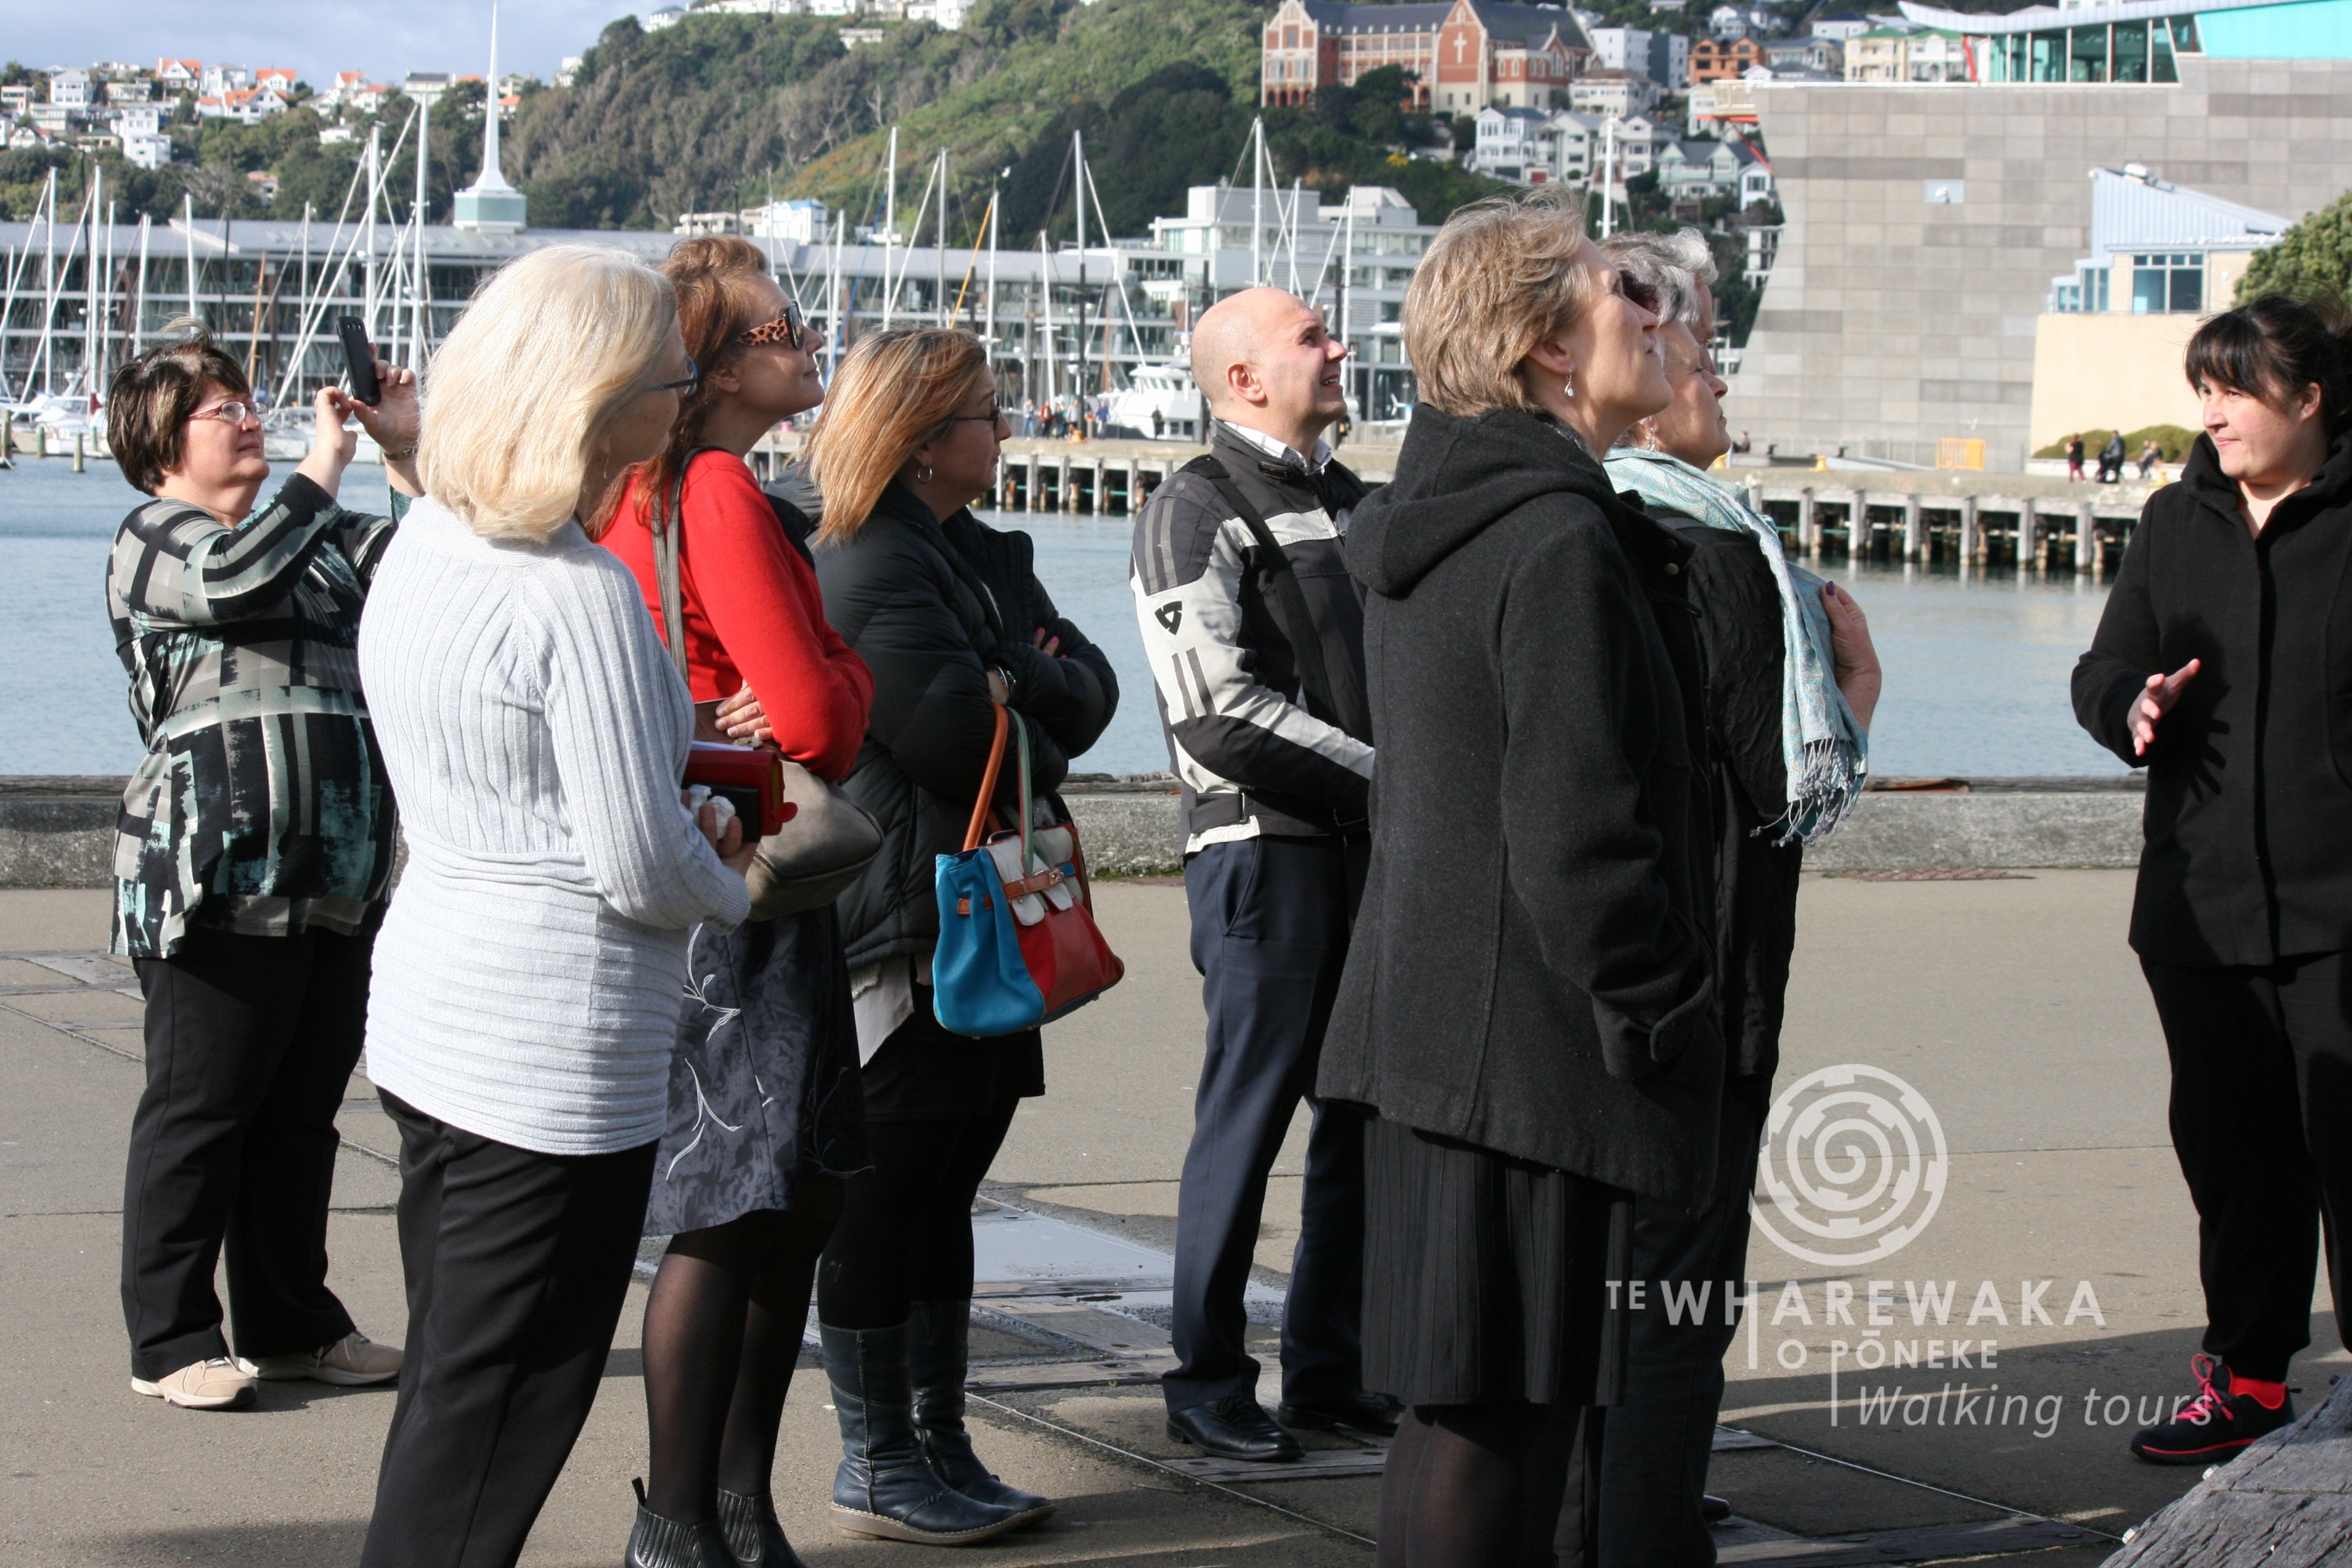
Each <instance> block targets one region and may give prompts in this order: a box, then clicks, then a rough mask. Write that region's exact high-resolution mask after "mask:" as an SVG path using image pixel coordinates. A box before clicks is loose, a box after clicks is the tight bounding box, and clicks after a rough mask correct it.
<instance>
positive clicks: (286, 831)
mask: <svg viewBox="0 0 2352 1568" xmlns="http://www.w3.org/2000/svg"><path fill="white" fill-rule="evenodd" d="M392 532H393V522H392V520H391V519H389V518H383V517H373V516H369V515H366V514H363V513H360V512H352V511H345V510H343V509H342V508H341V507H340V506H338V505H336V504H335V500H334V498H333V497H331V496H330V495H328V494H327V492H326V491H325V490H323V489H320V488H319V487H318V486H317V485H315V484H313V483H312V482H311V481H310V479H306V478H304V477H303V476H301V475H300V474H297V475H295V476H294V477H293V478H292V479H289V480H287V481H286V486H285V488H284V489H280V490H279V491H278V496H277V499H276V500H272V501H271V502H270V503H269V504H268V507H266V508H264V509H263V510H260V511H258V512H257V513H255V514H254V515H253V516H252V517H250V518H247V520H246V521H244V522H242V523H240V524H238V525H237V526H236V527H235V528H230V527H227V526H225V525H224V524H222V523H221V522H219V521H216V520H215V519H214V518H213V517H212V516H211V515H210V514H209V513H206V512H205V511H203V510H199V509H197V508H195V507H194V506H191V505H189V504H188V503H187V502H185V501H176V500H154V501H150V502H148V503H147V504H146V505H145V506H142V507H141V508H140V509H139V510H136V511H134V512H132V513H131V515H130V516H129V517H127V518H125V519H124V520H123V522H122V527H121V530H120V531H118V532H117V533H116V534H115V538H114V554H113V558H112V560H111V561H110V563H108V568H107V578H106V604H107V613H108V615H109V616H110V618H111V619H112V620H113V622H114V644H115V649H116V651H117V652H118V653H120V654H121V658H122V667H123V668H124V669H125V670H127V671H129V673H130V676H131V717H132V718H133V719H135V720H137V721H138V723H139V733H140V736H141V738H142V739H143V740H144V741H145V742H146V743H147V757H146V760H145V761H144V762H143V763H141V764H140V767H139V771H138V773H136V774H134V775H133V776H132V778H131V787H130V788H129V789H128V790H126V791H124V792H123V796H122V816H121V821H120V824H119V826H118V828H117V831H116V837H115V841H114V879H115V880H114V890H115V897H114V929H113V946H114V951H115V952H120V953H126V954H129V955H131V956H134V957H152V958H167V957H169V956H171V955H172V954H173V952H176V951H177V950H178V949H179V946H180V944H181V942H184V940H185V939H186V936H187V932H188V928H189V927H190V926H191V925H205V926H214V927H219V928H223V929H226V930H229V931H239V932H243V933H246V934H248V935H255V936H291V935H294V934H295V933H297V932H299V931H305V930H307V929H309V928H310V927H312V926H317V927H320V928H321V929H324V930H327V931H337V932H341V933H342V934H344V935H352V934H354V933H357V932H360V931H364V930H368V929H371V928H372V927H373V922H374V921H375V920H376V918H377V916H378V915H379V914H380V913H381V912H382V909H383V897H384V888H385V884H386V883H387V882H388V881H389V880H390V879H391V876H392V862H393V832H394V816H393V803H392V792H391V786H390V784H388V782H387V781H386V780H385V778H384V774H383V766H382V763H381V761H380V759H379V757H378V754H377V752H376V742H375V732H374V730H373V727H372V726H371V725H370V724H369V722H368V711H367V701H366V699H365V698H364V697H363V696H362V694H361V691H360V668H359V651H358V644H359V631H360V607H361V605H362V603H363V602H364V600H365V598H366V596H367V584H368V581H369V579H370V578H371V577H372V576H373V574H374V572H375V567H376V563H377V562H378V561H379V560H380V559H381V558H382V557H383V551H384V546H385V545H387V544H389V543H390V542H391V541H392Z"/></svg>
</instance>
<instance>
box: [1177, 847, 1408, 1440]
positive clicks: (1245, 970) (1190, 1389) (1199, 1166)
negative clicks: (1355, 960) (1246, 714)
mask: <svg viewBox="0 0 2352 1568" xmlns="http://www.w3.org/2000/svg"><path fill="white" fill-rule="evenodd" d="M1184 894H1185V898H1186V900H1188V901H1189V902H1190V904H1191V906H1192V964H1193V967H1194V968H1196V969H1198V970H1199V971H1200V972H1201V975H1202V986H1201V994H1202V1001H1203V1003H1204V1004H1205V1005H1206V1007H1207V1011H1208V1051H1207V1055H1206V1057H1205V1058H1204V1059H1203V1060H1202V1063H1201V1079H1200V1084H1199V1087H1198V1088H1197V1089H1196V1090H1195V1091H1194V1095H1193V1100H1192V1147H1191V1149H1190V1150H1188V1151H1187V1152H1186V1153H1185V1156H1184V1177H1183V1185H1182V1188H1181V1192H1180V1194H1179V1195H1178V1198H1177V1205H1176V1293H1175V1323H1174V1338H1175V1342H1176V1358H1177V1362H1178V1365H1177V1368H1176V1370H1175V1371H1174V1372H1171V1373H1169V1374H1168V1376H1167V1378H1166V1380H1165V1387H1164V1392H1165V1393H1166V1394H1167V1398H1168V1406H1169V1408H1170V1409H1171V1410H1183V1409H1188V1408H1190V1407H1191V1406H1192V1405H1202V1404H1206V1403H1208V1402H1209V1401H1211V1400H1214V1399H1221V1398H1223V1397H1224V1396H1226V1395H1228V1394H1249V1393H1253V1392H1255V1389H1256V1387H1257V1363H1256V1362H1255V1361H1254V1360H1253V1359H1251V1357H1250V1355H1249V1353H1248V1352H1247V1351H1246V1350H1245V1349H1244V1333H1245V1331H1246V1330H1247V1327H1248V1319H1247V1316H1246V1314H1245V1312H1244V1307H1243V1299H1244V1292H1245V1291H1246V1289H1247V1288H1248V1285H1249V1272H1250V1260H1251V1257H1252V1255H1253V1253H1254V1252H1255V1247H1256V1245H1257V1233H1258V1221H1259V1218H1260V1216H1261V1215H1262V1214H1263V1212H1264V1210H1265V1182H1266V1176H1267V1173H1269V1172H1271V1171H1272V1170H1273V1169H1274V1161H1275V1156H1276V1154H1277V1153H1278V1152H1280V1151H1281V1148H1282V1140H1283V1137H1284V1135H1285V1134H1286V1132H1287V1131H1289V1129H1290V1119H1291V1116H1292V1115H1293V1114H1294V1113H1295V1112H1296V1111H1297V1109H1298V1102H1299V1101H1300V1100H1302V1099H1303V1100H1307V1102H1308V1103H1309V1104H1310V1105H1311V1106H1313V1108H1314V1113H1315V1125H1314V1131H1313V1132H1312V1133H1311V1134H1310V1135H1309V1137H1308V1139H1307V1173H1306V1195H1305V1202H1304V1205H1303V1210H1302V1213H1301V1215H1300V1224H1299V1232H1298V1247H1297V1252H1296V1253H1295V1254H1294V1256H1293V1258H1292V1261H1291V1272H1290V1292H1289V1300H1288V1304H1287V1305H1286V1307H1285V1308H1284V1310H1283V1322H1282V1388H1283V1398H1284V1399H1285V1400H1286V1401H1291V1402H1294V1403H1304V1404H1308V1405H1313V1404H1317V1403H1320V1402H1328V1401H1330V1400H1335V1399H1338V1398H1340V1397H1342V1396H1344V1395H1347V1394H1354V1393H1357V1392H1359V1391H1360V1388H1361V1386H1362V1350H1361V1342H1360V1336H1359V1325H1360V1316H1361V1299H1362V1294H1363V1273H1364V1132H1363V1122H1362V1120H1361V1118H1360V1117H1359V1116H1358V1115H1357V1114H1356V1113H1354V1112H1353V1111H1351V1110H1346V1109H1344V1108H1340V1107H1333V1106H1326V1105H1323V1104H1320V1103H1319V1102H1317V1101H1316V1100H1314V1098H1313V1095H1312V1093H1311V1091H1312V1090H1313V1089H1314V1087H1315V1068H1316V1065H1317V1062H1318V1059H1319V1058H1320V1056H1321V1054H1322V1049H1323V1030H1324V1026H1325V1025H1326V1024H1328V1022H1329V1020H1330V1016H1331V1004H1332V1001H1333V999H1334V998H1335V997H1336V996H1337V995H1338V994H1339V971H1340V969H1341V967H1342V966H1343V965H1344V964H1345V963H1346V962H1347V957H1348V928H1349V913H1350V911H1349V869H1348V858H1347V851H1346V849H1345V847H1343V846H1342V845H1341V843H1340V842H1339V840H1338V839H1336V838H1288V837H1259V838H1245V839H1242V840H1239V841H1237V842H1234V843H1231V844H1213V845H1210V846H1208V847H1205V848H1203V849H1202V851H1201V852H1200V853H1199V854H1197V855H1194V856H1192V858H1190V859H1188V860H1187V861H1186V862H1185V865H1184Z"/></svg>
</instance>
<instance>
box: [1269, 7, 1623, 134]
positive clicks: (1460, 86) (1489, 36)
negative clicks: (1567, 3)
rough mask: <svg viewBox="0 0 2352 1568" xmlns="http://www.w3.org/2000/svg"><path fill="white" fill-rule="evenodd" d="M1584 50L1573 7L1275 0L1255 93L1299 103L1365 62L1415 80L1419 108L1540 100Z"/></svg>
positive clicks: (1561, 88)
mask: <svg viewBox="0 0 2352 1568" xmlns="http://www.w3.org/2000/svg"><path fill="white" fill-rule="evenodd" d="M1592 53H1593V50H1592V42H1591V39H1590V38H1589V37H1586V35H1585V32H1584V28H1583V26H1582V24H1580V22H1578V21H1577V19H1576V16H1575V15H1574V14H1573V13H1572V12H1570V11H1567V10H1564V9H1560V8H1558V7H1554V6H1549V5H1505V4H1502V3H1500V0H1450V3H1440V4H1435V5H1352V4H1348V3H1346V0H1282V5H1281V8H1280V9H1278V10H1277V11H1276V12H1275V14H1274V16H1273V18H1272V19H1271V20H1270V21H1268V22H1267V23H1266V25H1265V34H1264V35H1263V40H1262V46H1261V48H1260V51H1259V68H1258V101H1259V102H1260V103H1285V104H1298V103H1306V102H1308V101H1310V100H1313V98H1314V96H1315V92H1316V89H1318V88H1323V87H1330V86H1334V85H1337V86H1351V85H1353V84H1354V82H1355V80H1356V79H1357V78H1359V77H1360V76H1362V75H1363V74H1364V73H1365V72H1366V71H1372V70H1378V69H1380V68H1381V67H1383V66H1402V67H1403V68H1404V69H1405V70H1406V71H1407V72H1408V73H1410V74H1411V75H1412V76H1413V77H1415V78H1416V79H1418V80H1417V84H1416V88H1415V91H1414V102H1415V105H1416V107H1419V108H1423V109H1433V110H1439V111H1440V112H1453V113H1461V114H1473V113H1475V112H1477V111H1478V110H1482V109H1484V108H1486V106H1487V105H1489V104H1497V105H1501V106H1503V107H1506V108H1508V107H1512V106H1517V107H1520V108H1529V109H1545V108H1549V107H1551V106H1552V105H1553V104H1556V103H1559V102H1561V101H1564V100H1566V98H1567V96H1568V87H1569V84H1570V82H1572V81H1574V80H1575V79H1577V77H1578V76H1580V75H1581V74H1582V72H1583V70H1584V68H1585V67H1586V65H1587V64H1588V63H1589V62H1590V61H1591V58H1592Z"/></svg>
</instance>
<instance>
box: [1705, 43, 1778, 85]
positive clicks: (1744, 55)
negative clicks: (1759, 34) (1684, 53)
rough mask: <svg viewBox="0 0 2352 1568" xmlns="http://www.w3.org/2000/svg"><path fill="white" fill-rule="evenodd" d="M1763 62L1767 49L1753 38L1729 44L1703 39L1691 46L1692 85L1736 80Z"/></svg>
mask: <svg viewBox="0 0 2352 1568" xmlns="http://www.w3.org/2000/svg"><path fill="white" fill-rule="evenodd" d="M1763 63H1764V46H1763V45H1761V44H1759V43H1758V42H1757V41H1756V40H1755V39H1753V38H1736V39H1734V40H1732V41H1731V42H1729V43H1721V42H1718V41H1717V40H1716V39H1714V38H1701V39H1700V40H1699V41H1698V42H1696V43H1695V44H1693V45H1692V46H1691V52H1690V79H1691V80H1692V81H1693V82H1703V81H1725V80H1737V79H1738V78H1740V77H1742V76H1745V75H1746V74H1747V73H1748V69H1749V68H1751V67H1755V66H1760V65H1762V64H1763Z"/></svg>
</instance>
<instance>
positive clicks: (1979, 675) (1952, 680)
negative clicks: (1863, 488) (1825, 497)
mask: <svg viewBox="0 0 2352 1568" xmlns="http://www.w3.org/2000/svg"><path fill="white" fill-rule="evenodd" d="M289 468H290V465H281V466H280V471H281V473H282V472H285V471H288V470H289ZM143 499H144V498H142V496H141V495H140V494H139V493H138V492H137V491H136V490H133V489H131V487H130V486H128V485H127V484H125V483H124V482H123V481H122V479H121V475H120V474H119V473H117V472H116V470H115V469H114V468H113V467H112V466H111V465H110V464H104V463H93V464H91V465H90V468H89V471H88V472H87V473H82V474H76V473H74V472H73V471H72V469H71V466H70V465H69V464H68V463H67V462H66V461H65V460H63V459H61V458H50V459H48V460H47V461H42V460H37V459H31V458H20V459H19V460H18V463H17V466H16V468H15V469H14V470H9V471H0V773H128V772H129V771H130V770H131V768H132V767H133V766H134V765H135V764H136V763H137V761H138V758H139V753H140V746H139V741H138V736H137V734H136V732H135V731H133V729H132V727H131V719H130V715H129V711H128V710H127V708H126V707H125V705H124V700H123V675H122V667H121V663H120V662H119V661H118V659H117V658H116V657H115V652H114V647H113V636H112V633H111V631H110V629H109V627H108V625H107V620H106V605H105V575H106V559H107V551H108V547H109V544H110V542H111V540H112V538H113V535H114V530H115V528H116V526H117V525H118V524H120V523H121V521H122V518H123V516H124V515H125V514H126V513H127V512H128V511H129V510H131V508H132V507H133V506H136V505H138V504H139V503H140V501H141V500H143ZM344 500H345V501H346V502H347V503H348V504H351V505H354V506H362V507H381V506H382V505H383V504H384V489H383V477H382V474H381V472H380V470H377V469H374V468H365V467H355V468H352V473H351V477H350V479H349V481H348V482H347V484H346V486H345V490H344ZM989 521H992V522H995V523H997V524H998V525H999V526H1004V527H1016V528H1024V529H1026V530H1028V531H1029V532H1030V533H1031V534H1032V535H1033V536H1034V538H1035V540H1036V543H1037V569H1038V575H1039V577H1040V578H1042V579H1043V580H1044V582H1045V587H1046V589H1047V591H1048V592H1050V593H1051V594H1052V595H1054V598H1055V605H1056V606H1057V607H1058V608H1059V609H1060V610H1061V612H1062V613H1063V615H1065V616H1067V617H1068V618H1069V619H1070V620H1072V621H1074V622H1076V624H1077V626H1079V628H1080V629H1081V630H1082V631H1084V632H1085V633H1086V635H1087V637H1091V638H1093V639H1095V640H1096V641H1097V642H1099V643H1101V644H1102V645H1103V646H1104V647H1107V648H1108V649H1109V650H1110V654H1111V658H1112V661H1113V663H1114V664H1115V665H1116V667H1117V668H1118V677H1119V681H1120V685H1121V688H1122V696H1121V701H1120V707H1119V713H1118V718H1117V719H1116V720H1115V721H1113V723H1112V725H1111V728H1110V730H1109V731H1108V733H1107V734H1106V735H1105V736H1104V737H1103V739H1102V741H1101V742H1099V743H1098V744H1097V746H1096V747H1095V749H1094V750H1093V751H1092V752H1088V753H1087V755H1086V756H1084V757H1082V758H1080V759H1078V762H1077V763H1076V765H1077V766H1078V767H1079V768H1081V769H1085V770H1087V771H1089V772H1097V773H1148V772H1152V771H1156V770H1159V769H1162V768H1165V767H1166V766H1167V765H1168V753H1167V748H1166V745H1165V743H1164V742H1162V741H1161V740H1160V721H1159V716H1158V713H1157V711H1156V709H1155V706H1154V704H1153V700H1152V695H1151V685H1150V676H1149V674H1148V672H1147V671H1146V670H1145V668H1144V667H1143V649H1142V643H1141V640H1140V638H1139V636H1138V635H1137V632H1136V623H1135V610H1134V604H1133V601H1132V600H1131V599H1130V598H1129V595H1128V589H1127V559H1128V539H1129V520H1128V519H1126V518H1123V517H1085V516H1078V517H1071V516H1065V515H1060V514H1048V513H1039V514H1035V515H1028V514H1022V513H1013V514H1007V515H1004V516H991V517H990V518H989ZM1834 574H1836V575H1838V577H1839V580H1840V581H1841V583H1842V584H1843V585H1845V586H1847V587H1849V588H1851V589H1852V590H1853V594H1854V596H1855V598H1856V599H1857V601H1859V602H1860V603H1861V605H1863V607H1864V610H1865V611H1866V612H1867V614H1868V615H1869V616H1870V623H1871V630H1872V633H1873V636H1874V637H1875V639H1876V641H1877V644H1878V647H1879V651H1880V654H1881V656H1882V658H1883V659H1884V662H1885V667H1886V695H1885V700H1883V701H1882V702H1881V704H1880V706H1879V710H1878V715H1877V720H1876V722H1875V723H1874V727H1873V733H1872V735H1871V753H1872V754H1871V766H1872V771H1873V772H1874V773H1877V774H1878V775H1879V776H1881V777H1921V776H1935V775H1944V774H1957V775H1961V776H1967V775H1969V774H1977V775H2013V774H2114V773H2121V772H2123V771H2124V769H2123V766H2122V764H2121V763H2118V762H2117V761H2116V759H2115V758H2114V757H2112V756H2110V755H2108V754H2107V753H2106V752H2104V751H2101V750H2100V749H2099V748H2098V747H2096V746H2095V745H2093V744H2092V743H2091V742H2090V741H2089V740H2088V739H2086V738H2085V737H2084V734H2083V732H2082V731H2081V730H2079V729H2078V728H2076V726H2075V724H2074V712H2073V709H2072V707H2071V705H2070V703H2069V700H2068V697H2067V676H2068V673H2069V672H2070V671H2071V670H2072V669H2073V668H2074V660H2075V658H2076V657H2077V656H2078V655H2079V654H2080V653H2081V652H2082V650H2083V649H2084V647H2088V646H2089V644H2090V639H2091V634H2092V632H2093V630H2094V629H2095V627H2096V626H2097V625H2098V617H2099V611H2100V608H2101V606H2102V605H2104V604H2105V599H2106V588H2105V584H2096V583H2091V582H2088V581H2086V580H2082V579H2078V578H2076V577H2075V576H2074V574H2071V573H2066V574H2052V575H2051V576H2049V577H2047V578H2040V577H2035V576H2033V575H2032V574H2022V575H2021V574H2018V573H2015V572H2013V571H2011V570H2009V569H2006V568H1999V569H1990V570H1986V571H1980V572H1978V573H1974V574H1969V575H1966V576H1963V575H1961V574H1959V573H1958V571H1956V570H1953V569H1948V568H1934V569H1931V568H1926V567H1918V566H1910V567H1886V566H1877V567H1871V566H1864V567H1863V568H1861V569H1859V570H1856V571H1852V572H1848V571H1846V570H1845V569H1844V567H1843V564H1841V565H1840V566H1839V567H1838V568H1836V569H1835V573H1834Z"/></svg>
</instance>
